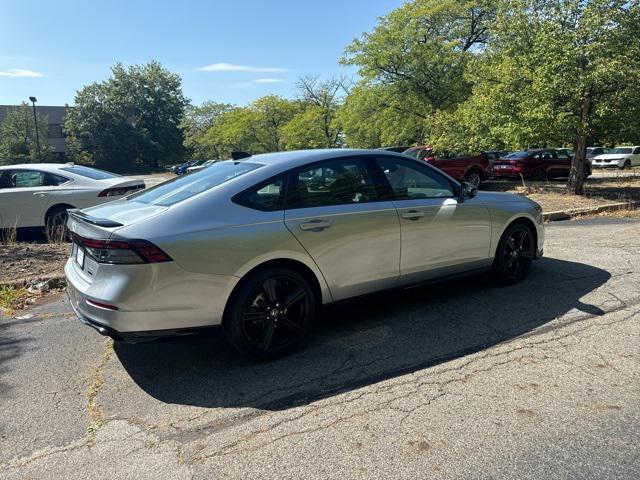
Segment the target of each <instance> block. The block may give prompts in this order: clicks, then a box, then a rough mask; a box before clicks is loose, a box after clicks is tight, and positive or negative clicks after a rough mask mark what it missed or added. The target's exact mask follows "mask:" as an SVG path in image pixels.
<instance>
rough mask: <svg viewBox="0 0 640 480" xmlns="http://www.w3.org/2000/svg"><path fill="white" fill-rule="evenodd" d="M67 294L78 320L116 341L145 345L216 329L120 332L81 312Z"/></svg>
mask: <svg viewBox="0 0 640 480" xmlns="http://www.w3.org/2000/svg"><path fill="white" fill-rule="evenodd" d="M67 294H68V295H69V304H70V305H71V308H72V309H73V313H75V314H76V317H78V320H80V321H81V322H82V323H83V324H85V325H87V326H88V327H91V328H93V329H94V330H95V331H96V332H98V333H99V334H100V335H104V336H106V337H111V338H113V339H114V340H116V341H122V342H127V343H144V342H152V341H154V340H159V339H161V338H171V337H184V336H189V335H197V334H199V333H202V332H203V331H205V330H209V329H212V328H215V327H192V328H182V329H179V328H177V329H168V330H148V331H142V332H119V331H118V330H115V329H113V328H111V327H108V326H106V325H103V324H101V323H100V322H97V321H95V320H93V319H91V318H89V317H87V316H85V315H84V314H83V313H81V312H80V310H79V309H78V307H77V305H76V304H74V301H73V299H72V297H71V294H70V293H69V290H67Z"/></svg>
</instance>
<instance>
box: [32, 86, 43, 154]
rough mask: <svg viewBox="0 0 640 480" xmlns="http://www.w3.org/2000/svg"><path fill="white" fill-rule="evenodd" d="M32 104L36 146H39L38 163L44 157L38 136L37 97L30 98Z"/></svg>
mask: <svg viewBox="0 0 640 480" xmlns="http://www.w3.org/2000/svg"><path fill="white" fill-rule="evenodd" d="M29 100H31V104H32V105H33V123H35V125H36V145H37V146H38V161H40V162H42V155H41V154H40V135H39V134H38V117H37V116H36V102H37V101H38V99H37V98H36V97H29Z"/></svg>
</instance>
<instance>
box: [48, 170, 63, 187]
mask: <svg viewBox="0 0 640 480" xmlns="http://www.w3.org/2000/svg"><path fill="white" fill-rule="evenodd" d="M68 181H69V179H68V178H65V177H62V176H60V175H55V174H53V173H45V174H44V185H45V186H47V187H57V186H58V185H62V184H63V183H67V182H68Z"/></svg>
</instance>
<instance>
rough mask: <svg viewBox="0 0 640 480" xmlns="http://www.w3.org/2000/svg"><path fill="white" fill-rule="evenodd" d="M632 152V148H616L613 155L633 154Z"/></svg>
mask: <svg viewBox="0 0 640 480" xmlns="http://www.w3.org/2000/svg"><path fill="white" fill-rule="evenodd" d="M632 150H633V149H632V148H631V147H618V148H614V149H613V152H612V153H631V151H632Z"/></svg>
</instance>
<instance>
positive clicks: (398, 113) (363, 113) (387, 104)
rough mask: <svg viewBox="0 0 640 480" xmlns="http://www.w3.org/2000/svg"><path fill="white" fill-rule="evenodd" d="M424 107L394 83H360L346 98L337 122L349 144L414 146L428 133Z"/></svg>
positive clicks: (358, 146)
mask: <svg viewBox="0 0 640 480" xmlns="http://www.w3.org/2000/svg"><path fill="white" fill-rule="evenodd" d="M422 108H423V107H422V106H421V105H420V102H418V101H416V99H415V97H414V98H411V97H407V96H404V97H403V96H402V95H400V94H399V92H398V91H397V89H396V88H395V87H394V86H393V85H383V84H373V85H368V84H367V83H361V84H359V85H357V86H356V87H355V88H353V89H352V90H351V92H349V95H348V96H347V97H346V98H345V100H344V103H343V104H342V106H341V107H340V109H339V110H338V113H337V121H338V122H339V125H340V128H341V130H342V131H343V132H344V136H345V145H346V146H348V147H353V148H378V147H384V146H391V145H413V144H415V143H420V142H422V141H423V140H424V136H425V116H424V114H423V113H422Z"/></svg>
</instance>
